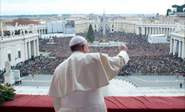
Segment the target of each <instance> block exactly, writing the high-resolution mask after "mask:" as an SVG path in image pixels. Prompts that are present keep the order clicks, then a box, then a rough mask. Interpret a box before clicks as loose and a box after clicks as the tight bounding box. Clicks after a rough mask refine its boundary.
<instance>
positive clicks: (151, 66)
mask: <svg viewBox="0 0 185 112" xmlns="http://www.w3.org/2000/svg"><path fill="white" fill-rule="evenodd" d="M77 35H81V36H84V35H86V34H82V33H81V34H77ZM101 37H102V34H101V33H100V32H96V33H95V40H100V39H101ZM71 38H72V37H60V38H57V37H53V38H52V39H51V38H49V39H40V42H39V43H40V46H39V47H40V51H41V52H48V53H49V56H48V57H44V56H39V57H36V58H35V59H34V60H27V61H25V62H21V63H19V64H18V65H17V66H16V68H17V69H19V70H20V71H21V72H23V73H24V72H27V73H37V74H53V72H54V70H55V68H56V67H57V66H58V65H59V64H60V63H61V62H63V61H64V60H65V59H66V58H67V57H69V56H70V54H71V52H70V49H69V47H68V45H69V41H70V40H71ZM105 39H107V40H109V41H119V42H124V43H126V45H127V46H128V48H129V50H128V54H129V56H130V61H129V63H128V64H127V66H125V67H124V68H123V69H122V70H121V71H120V73H129V74H132V73H142V74H147V73H156V74H161V73H164V74H173V73H176V72H179V73H185V69H184V68H185V61H183V60H182V59H180V58H174V57H173V56H171V55H169V50H170V44H169V43H163V44H151V43H149V42H148V41H147V39H146V38H145V37H142V36H138V35H135V34H132V33H121V32H120V33H119V32H117V33H116V32H115V33H109V34H107V35H106V38H105ZM51 43H52V44H51ZM89 50H90V52H92V53H93V52H101V53H106V54H109V55H110V56H115V54H118V53H119V49H118V46H115V47H97V46H96V47H95V46H90V47H89Z"/></svg>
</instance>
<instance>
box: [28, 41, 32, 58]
mask: <svg viewBox="0 0 185 112" xmlns="http://www.w3.org/2000/svg"><path fill="white" fill-rule="evenodd" d="M29 58H31V43H30V41H29V42H28V59H29Z"/></svg>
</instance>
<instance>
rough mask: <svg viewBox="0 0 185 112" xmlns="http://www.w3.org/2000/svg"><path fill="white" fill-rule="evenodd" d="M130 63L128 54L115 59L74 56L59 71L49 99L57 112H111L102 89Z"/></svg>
mask: <svg viewBox="0 0 185 112" xmlns="http://www.w3.org/2000/svg"><path fill="white" fill-rule="evenodd" d="M128 61H129V56H128V54H127V53H126V52H125V51H121V52H120V53H119V54H118V55H117V56H115V57H109V56H108V55H106V54H101V53H82V52H78V51H77V52H73V53H72V54H71V56H70V57H69V58H68V59H66V60H65V61H64V62H63V63H61V64H60V65H59V66H58V67H57V68H56V70H55V72H54V75H53V79H52V82H51V86H50V89H49V96H51V97H53V100H54V108H55V111H56V112H107V108H106V105H105V102H104V96H103V94H102V92H101V87H104V86H106V85H108V84H109V80H111V79H112V78H113V77H114V76H116V75H117V74H118V72H119V69H120V68H122V67H123V66H124V65H125V64H126V63H127V62H128Z"/></svg>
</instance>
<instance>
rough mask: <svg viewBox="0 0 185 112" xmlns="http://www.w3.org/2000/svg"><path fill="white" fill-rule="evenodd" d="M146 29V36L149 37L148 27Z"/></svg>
mask: <svg viewBox="0 0 185 112" xmlns="http://www.w3.org/2000/svg"><path fill="white" fill-rule="evenodd" d="M145 28H146V35H148V27H145Z"/></svg>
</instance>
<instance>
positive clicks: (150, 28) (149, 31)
mask: <svg viewBox="0 0 185 112" xmlns="http://www.w3.org/2000/svg"><path fill="white" fill-rule="evenodd" d="M148 30H149V35H150V34H151V28H150V27H148Z"/></svg>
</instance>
